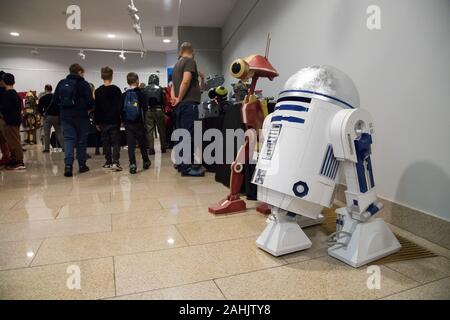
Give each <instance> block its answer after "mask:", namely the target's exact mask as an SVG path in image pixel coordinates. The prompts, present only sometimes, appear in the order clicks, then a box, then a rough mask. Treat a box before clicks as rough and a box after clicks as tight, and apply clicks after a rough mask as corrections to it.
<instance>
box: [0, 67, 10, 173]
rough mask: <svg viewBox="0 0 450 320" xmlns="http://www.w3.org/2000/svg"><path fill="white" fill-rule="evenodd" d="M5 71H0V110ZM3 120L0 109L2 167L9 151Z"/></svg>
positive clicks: (7, 162) (3, 91)
mask: <svg viewBox="0 0 450 320" xmlns="http://www.w3.org/2000/svg"><path fill="white" fill-rule="evenodd" d="M4 74H5V72H4V71H3V70H1V71H0V110H1V109H2V106H1V101H2V95H3V94H4V93H5V92H6V88H5V82H4V81H3V75H4ZM5 126H6V123H5V120H4V119H3V115H2V114H1V111H0V151H1V153H2V158H1V159H0V167H4V166H6V165H8V164H9V162H10V160H11V159H10V153H9V147H8V143H7V142H6V133H5Z"/></svg>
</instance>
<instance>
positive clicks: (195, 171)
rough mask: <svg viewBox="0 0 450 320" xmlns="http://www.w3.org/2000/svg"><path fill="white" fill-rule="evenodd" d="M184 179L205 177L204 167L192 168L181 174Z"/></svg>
mask: <svg viewBox="0 0 450 320" xmlns="http://www.w3.org/2000/svg"><path fill="white" fill-rule="evenodd" d="M181 175H182V176H183V177H204V176H205V169H204V168H202V167H198V168H195V167H191V168H189V169H188V170H186V171H183V172H182V173H181Z"/></svg>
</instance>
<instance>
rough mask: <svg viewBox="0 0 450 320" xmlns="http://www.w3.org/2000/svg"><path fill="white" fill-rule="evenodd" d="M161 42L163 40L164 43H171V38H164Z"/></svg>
mask: <svg viewBox="0 0 450 320" xmlns="http://www.w3.org/2000/svg"><path fill="white" fill-rule="evenodd" d="M163 42H164V43H171V42H172V40H170V39H164V40H163Z"/></svg>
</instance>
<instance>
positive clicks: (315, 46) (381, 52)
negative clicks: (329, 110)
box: [222, 0, 450, 220]
mask: <svg viewBox="0 0 450 320" xmlns="http://www.w3.org/2000/svg"><path fill="white" fill-rule="evenodd" d="M254 4H256V6H255V7H254V9H253V11H251V13H250V14H249V15H248V18H247V19H246V20H245V21H244V22H243V24H242V26H241V27H240V28H239V29H238V30H237V31H236V27H237V26H238V25H239V24H240V23H241V22H242V19H243V18H244V17H245V16H246V15H247V13H248V12H249V10H250V9H251V8H252V6H253V5H254ZM371 4H376V5H379V6H380V7H381V19H382V30H379V31H369V30H368V29H367V27H366V20H367V17H368V16H367V14H366V9H367V7H368V6H369V5H371ZM449 13H450V1H448V0H433V1H426V0H396V1H390V0H370V1H369V0H277V1H273V0H259V1H258V0H240V1H238V3H237V5H236V7H235V8H234V10H233V12H232V13H231V15H230V19H229V20H228V23H227V25H226V26H225V27H224V28H223V35H222V43H223V45H224V46H225V48H224V52H223V62H224V63H223V70H228V68H229V64H230V63H231V62H232V61H233V60H234V59H235V58H238V57H243V56H247V55H249V54H252V53H260V54H264V49H265V42H266V37H267V33H268V32H270V33H271V34H272V46H271V51H270V57H269V58H270V60H271V62H272V64H273V65H274V66H275V68H277V69H278V71H279V73H280V75H281V76H280V77H279V78H278V79H276V80H275V81H274V82H272V83H271V82H269V81H268V80H265V79H263V80H261V82H260V85H259V86H260V88H262V89H264V91H265V93H266V95H277V93H278V92H279V91H280V89H281V88H282V86H283V84H284V82H285V81H286V80H287V79H288V77H289V76H291V75H292V74H293V73H295V72H296V71H297V70H299V69H300V68H302V67H305V66H309V65H316V64H329V65H333V66H335V67H337V68H339V69H341V70H343V71H345V72H346V73H347V74H348V75H349V76H350V77H351V78H352V79H353V80H354V82H355V84H356V86H357V88H358V89H359V93H360V96H361V106H362V107H363V108H365V109H367V110H369V111H370V112H371V113H372V115H373V116H374V118H375V125H376V126H377V128H376V129H377V132H376V137H375V139H376V143H375V146H374V166H375V173H376V177H375V178H376V183H377V189H378V192H379V194H380V196H382V197H384V198H386V199H388V200H393V201H395V202H398V203H400V204H403V205H406V206H409V207H412V208H416V209H419V210H422V211H424V212H427V213H429V214H432V215H435V216H439V217H442V218H444V219H446V220H450V148H449V146H450V143H449V139H450V125H449V120H450V105H449V101H450V88H449V83H450V62H449V57H450V37H449V35H450V19H449V17H450V16H449ZM233 34H234V36H233V37H232V38H231V39H230V37H231V35H233ZM227 81H228V83H230V81H231V79H230V78H228V80H227Z"/></svg>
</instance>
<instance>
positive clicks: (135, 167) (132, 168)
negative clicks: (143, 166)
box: [130, 164, 137, 174]
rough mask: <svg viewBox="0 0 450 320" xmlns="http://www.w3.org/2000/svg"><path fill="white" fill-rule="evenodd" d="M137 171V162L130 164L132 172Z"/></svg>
mask: <svg viewBox="0 0 450 320" xmlns="http://www.w3.org/2000/svg"><path fill="white" fill-rule="evenodd" d="M136 172H137V166H136V165H135V164H132V165H130V173H131V174H136Z"/></svg>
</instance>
